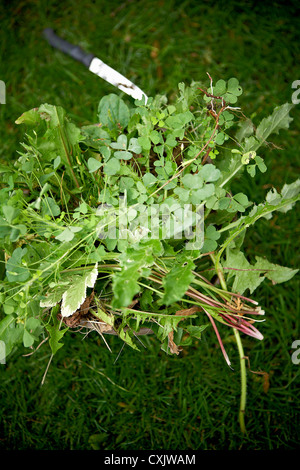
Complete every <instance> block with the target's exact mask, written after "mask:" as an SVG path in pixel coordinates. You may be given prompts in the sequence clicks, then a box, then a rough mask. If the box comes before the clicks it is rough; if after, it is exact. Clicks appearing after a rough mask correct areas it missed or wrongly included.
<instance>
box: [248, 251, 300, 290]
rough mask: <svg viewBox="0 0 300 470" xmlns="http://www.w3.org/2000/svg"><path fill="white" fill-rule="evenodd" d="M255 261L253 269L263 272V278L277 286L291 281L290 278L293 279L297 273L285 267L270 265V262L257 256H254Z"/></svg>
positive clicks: (296, 270)
mask: <svg viewBox="0 0 300 470" xmlns="http://www.w3.org/2000/svg"><path fill="white" fill-rule="evenodd" d="M255 259H256V263H255V265H254V268H255V269H260V270H262V271H264V275H265V277H266V278H268V279H270V281H273V282H274V283H278V284H279V283H281V282H287V281H289V280H290V279H292V277H294V276H295V274H297V272H298V271H299V269H291V268H287V267H285V266H280V265H278V264H273V263H270V261H268V260H267V259H265V258H261V257H259V256H256V257H255Z"/></svg>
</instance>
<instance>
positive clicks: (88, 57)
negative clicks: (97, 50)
mask: <svg viewBox="0 0 300 470" xmlns="http://www.w3.org/2000/svg"><path fill="white" fill-rule="evenodd" d="M43 35H44V37H45V38H46V39H47V41H48V42H49V44H50V45H51V46H52V47H55V48H56V49H58V50H60V51H62V52H64V53H65V54H68V55H70V56H71V57H73V59H76V60H78V61H79V62H82V63H83V64H84V65H85V66H86V67H89V66H90V63H91V62H92V59H93V58H94V57H95V56H94V55H93V54H88V53H87V52H85V51H83V50H82V49H81V47H79V46H74V45H73V44H70V43H69V42H68V41H65V40H64V39H62V38H60V37H59V36H57V34H55V32H54V31H53V29H52V28H46V29H44V31H43Z"/></svg>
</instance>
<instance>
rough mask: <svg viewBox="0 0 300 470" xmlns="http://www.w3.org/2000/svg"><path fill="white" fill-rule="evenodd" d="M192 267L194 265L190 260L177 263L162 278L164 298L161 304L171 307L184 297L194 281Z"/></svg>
mask: <svg viewBox="0 0 300 470" xmlns="http://www.w3.org/2000/svg"><path fill="white" fill-rule="evenodd" d="M194 267H195V265H194V263H193V261H192V260H190V259H188V260H186V261H184V262H182V263H177V264H175V265H174V266H173V267H172V269H171V270H170V271H169V272H168V274H166V276H165V277H164V278H163V287H164V296H163V298H162V299H161V303H163V304H165V305H171V304H172V303H173V302H176V301H177V300H180V299H181V298H182V297H183V296H184V294H185V293H186V291H187V290H188V288H189V285H190V284H191V282H192V281H193V279H194V274H193V273H192V270H193V269H194Z"/></svg>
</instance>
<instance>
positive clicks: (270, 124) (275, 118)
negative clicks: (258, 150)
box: [255, 103, 294, 141]
mask: <svg viewBox="0 0 300 470" xmlns="http://www.w3.org/2000/svg"><path fill="white" fill-rule="evenodd" d="M293 107H294V105H293V104H290V103H285V104H283V105H282V106H278V107H276V108H275V109H274V111H273V113H272V114H271V116H268V117H267V118H264V119H263V120H262V121H261V123H260V124H259V126H258V127H257V129H256V134H255V135H256V137H257V138H258V139H259V140H260V141H265V140H266V139H267V138H268V137H269V135H270V134H273V133H276V134H278V132H279V131H280V130H281V129H288V128H289V125H290V122H291V121H292V120H293V119H292V118H291V117H290V115H289V113H290V111H291V109H292V108H293Z"/></svg>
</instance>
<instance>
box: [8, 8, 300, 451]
mask: <svg viewBox="0 0 300 470" xmlns="http://www.w3.org/2000/svg"><path fill="white" fill-rule="evenodd" d="M49 26H50V27H53V28H54V29H56V30H57V32H58V33H59V34H61V35H63V36H64V37H65V38H66V39H68V40H69V41H70V42H74V43H79V44H80V45H81V46H82V47H84V48H85V49H87V50H88V51H90V52H94V53H95V54H96V55H99V56H100V57H101V58H102V59H103V60H104V61H105V62H107V63H109V64H110V65H111V66H113V67H114V68H116V69H117V70H119V71H120V72H121V73H123V74H124V75H126V76H128V77H129V78H131V79H132V80H133V81H135V82H136V83H137V84H138V85H139V86H140V87H141V88H142V89H144V90H145V92H146V93H147V94H148V95H153V94H155V93H166V94H167V95H168V96H169V98H170V100H172V97H174V94H175V93H176V89H177V84H178V82H180V81H186V82H190V81H191V80H203V81H205V82H206V78H207V77H206V72H209V73H210V75H211V76H212V77H213V78H214V80H217V79H219V78H224V79H228V78H230V77H232V76H235V77H237V78H238V79H239V80H240V83H241V85H242V86H243V88H244V90H245V91H244V94H243V96H242V98H241V106H242V107H243V110H244V112H245V114H247V115H248V116H252V117H253V119H254V120H257V122H259V119H260V118H261V117H262V116H267V115H268V114H270V112H271V111H272V109H273V107H274V106H277V105H280V104H282V103H284V102H286V101H288V102H290V101H291V94H292V91H293V90H292V89H291V84H292V82H293V81H294V80H297V79H299V78H300V77H299V68H298V62H299V61H297V58H298V59H299V53H300V41H299V35H300V33H299V19H298V18H297V3H296V2H295V3H294V4H293V3H289V4H288V5H287V4H286V3H282V4H281V3H280V2H278V3H276V2H275V5H274V4H272V8H271V7H270V5H268V4H267V3H259V4H257V5H255V4H252V3H251V2H247V3H245V4H241V2H237V1H230V2H213V3H212V2H193V1H184V2H176V1H171V0H165V1H163V0H160V1H159V0H153V1H152V2H147V1H136V2H135V1H133V2H130V1H127V2H124V3H120V2H117V1H110V2H105V1H96V2H93V3H90V4H89V5H88V6H87V5H86V4H85V3H84V2H76V3H74V2H71V1H69V0H68V1H65V2H64V5H63V8H62V7H61V3H59V2H56V1H54V0H52V1H49V2H47V4H46V3H45V2H38V1H11V2H9V3H7V6H6V7H5V8H3V9H2V12H1V31H0V54H1V63H0V79H1V80H4V81H5V83H6V90H7V98H6V105H1V108H0V135H1V146H0V158H1V159H2V160H8V159H9V160H11V159H14V158H16V155H17V154H16V150H17V148H18V142H19V141H22V140H23V132H24V129H22V128H19V127H18V126H16V125H15V124H14V121H15V120H16V118H17V117H18V116H19V115H20V114H21V113H22V112H24V111H26V110H27V109H30V108H32V107H36V106H39V105H40V104H41V103H44V102H48V103H51V104H55V105H61V106H63V107H64V108H65V109H66V110H67V111H68V113H69V115H70V117H71V118H72V119H74V120H75V121H76V122H77V123H78V124H87V123H90V122H91V123H92V122H95V120H96V110H97V105H98V101H99V99H100V98H101V97H102V96H103V95H104V94H106V93H111V92H114V91H115V90H114V89H113V88H112V87H111V86H110V85H108V84H107V83H105V82H103V81H101V80H100V79H99V78H97V77H96V76H93V75H92V74H90V73H89V72H88V71H87V70H86V69H85V68H84V67H83V66H82V65H81V64H79V63H78V64H77V63H76V62H73V61H72V59H69V58H68V57H66V56H65V55H63V54H61V53H59V52H56V51H54V50H52V49H51V48H50V47H49V46H48V45H47V43H46V42H45V40H44V39H43V38H42V35H41V33H42V30H43V29H44V28H45V27H49ZM298 106H299V105H298ZM292 115H293V117H294V121H293V123H292V125H291V129H290V130H289V131H285V132H284V133H281V134H280V135H279V136H275V138H274V139H273V142H274V143H275V144H276V146H277V147H280V149H278V148H273V149H272V148H270V149H269V150H266V151H265V153H264V155H263V156H264V157H265V158H266V161H267V163H268V172H267V173H265V174H264V175H261V176H260V177H259V179H258V180H257V183H256V185H255V186H253V183H252V180H251V179H250V178H248V177H247V176H245V177H244V178H242V179H241V180H240V181H239V182H237V183H236V185H237V188H238V187H240V188H242V190H243V192H246V193H247V194H248V196H249V197H250V198H251V200H253V201H256V202H259V201H260V200H261V199H262V198H263V197H264V195H265V193H266V190H267V189H268V186H266V185H268V184H271V185H274V186H275V187H276V188H277V189H279V188H280V187H281V186H282V185H283V184H284V183H285V182H291V181H293V180H294V179H296V177H297V173H298V166H297V165H298V162H299V157H298V154H299V150H298V148H299V130H300V119H299V110H298V108H297V106H295V109H294V110H293V111H292ZM297 221H298V217H297V211H296V210H293V211H290V212H288V213H287V214H278V215H276V216H274V218H273V219H272V221H271V223H270V222H268V221H264V220H262V221H260V222H259V223H258V224H257V226H256V227H255V228H253V229H251V230H250V231H249V232H248V236H247V242H246V247H245V250H246V252H247V254H248V255H249V256H255V255H259V256H262V255H263V256H266V257H267V258H268V259H269V260H271V261H272V262H275V263H278V264H282V265H285V266H290V267H297V266H298V265H299V255H298V254H297V250H296V248H297V239H298V238H299V228H298V226H297ZM255 298H256V300H258V301H259V302H260V304H261V305H262V306H264V307H265V310H266V320H267V321H266V322H265V323H263V324H261V327H260V330H261V331H262V333H263V334H264V336H265V339H264V340H263V341H262V342H257V341H256V340H252V339H248V338H246V339H244V347H245V354H246V355H247V356H249V358H250V368H251V371H255V372H258V371H260V372H266V373H268V374H269V388H268V390H267V389H266V385H268V384H267V383H266V381H265V382H264V380H265V379H264V378H266V375H264V376H263V375H259V374H254V373H252V372H250V370H248V395H247V413H246V424H247V430H248V434H247V436H244V437H243V436H241V434H240V431H239V425H238V420H237V410H238V402H239V385H240V377H239V363H238V356H237V351H236V345H235V343H234V339H233V336H232V335H231V332H230V331H227V330H226V329H222V335H223V338H224V342H225V344H226V348H227V351H228V354H229V355H230V358H231V360H232V362H233V368H234V370H233V371H232V370H230V369H228V368H227V366H226V365H225V363H224V361H223V358H222V355H221V353H220V351H219V349H218V346H217V343H216V338H215V336H214V333H213V332H212V331H211V330H207V332H206V334H204V335H203V339H202V340H201V341H199V343H198V344H197V345H196V346H195V347H192V348H189V349H187V350H186V351H184V353H182V354H181V356H180V357H170V356H166V355H165V354H164V353H163V352H162V351H160V350H159V346H158V344H157V343H155V341H154V340H153V339H152V338H151V337H149V338H144V339H143V342H144V343H145V346H146V348H143V347H142V346H141V352H140V353H138V352H136V351H133V350H131V349H130V348H128V347H126V348H125V349H124V350H123V351H122V353H121V355H120V357H119V358H118V360H117V361H116V362H115V359H116V358H117V355H118V353H119V351H120V348H121V343H120V342H119V341H118V339H117V338H109V341H110V344H111V347H112V350H113V353H112V354H111V353H110V352H109V351H108V350H107V349H106V348H105V345H104V344H103V343H100V340H99V338H98V337H97V336H96V334H94V333H93V334H91V335H90V336H89V337H88V338H86V339H85V340H82V338H81V337H80V336H79V335H78V334H77V335H75V334H71V335H69V336H68V337H67V338H66V340H65V346H64V348H62V349H61V350H60V351H59V352H58V353H57V355H56V356H55V358H54V360H53V362H52V363H51V366H50V368H49V371H48V374H47V377H46V381H45V384H44V385H43V386H42V387H41V385H40V384H41V380H42V376H43V373H44V371H45V368H46V366H47V363H48V360H49V357H50V351H49V347H48V346H47V345H43V346H42V347H41V348H40V349H39V350H38V351H37V352H36V353H35V354H33V355H32V356H30V357H22V354H23V351H17V352H15V353H14V354H13V355H12V356H11V357H10V358H8V360H7V364H6V366H4V365H0V375H1V382H0V390H1V407H0V419H1V423H0V448H1V449H113V450H117V449H127V450H128V449H152V450H154V449H181V450H183V449H194V450H196V449H201V450H205V449H209V450H213V449H230V450H236V449H255V450H261V449H267V450H272V449H279V448H280V449H295V448H297V447H298V444H299V438H298V434H299V411H300V410H299V392H298V387H299V371H300V369H299V365H296V364H293V363H292V361H291V353H292V352H293V350H292V349H291V345H292V343H293V341H294V340H295V339H299V316H298V312H299V283H298V280H297V278H295V279H293V280H292V281H290V282H289V283H288V284H286V285H284V284H283V285H277V286H272V285H271V284H268V283H266V284H263V285H262V286H260V288H259V289H257V291H256V292H255ZM111 381H112V382H113V383H112V382H111ZM264 385H265V391H264ZM119 387H123V388H124V389H126V391H125V390H122V389H121V388H119Z"/></svg>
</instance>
